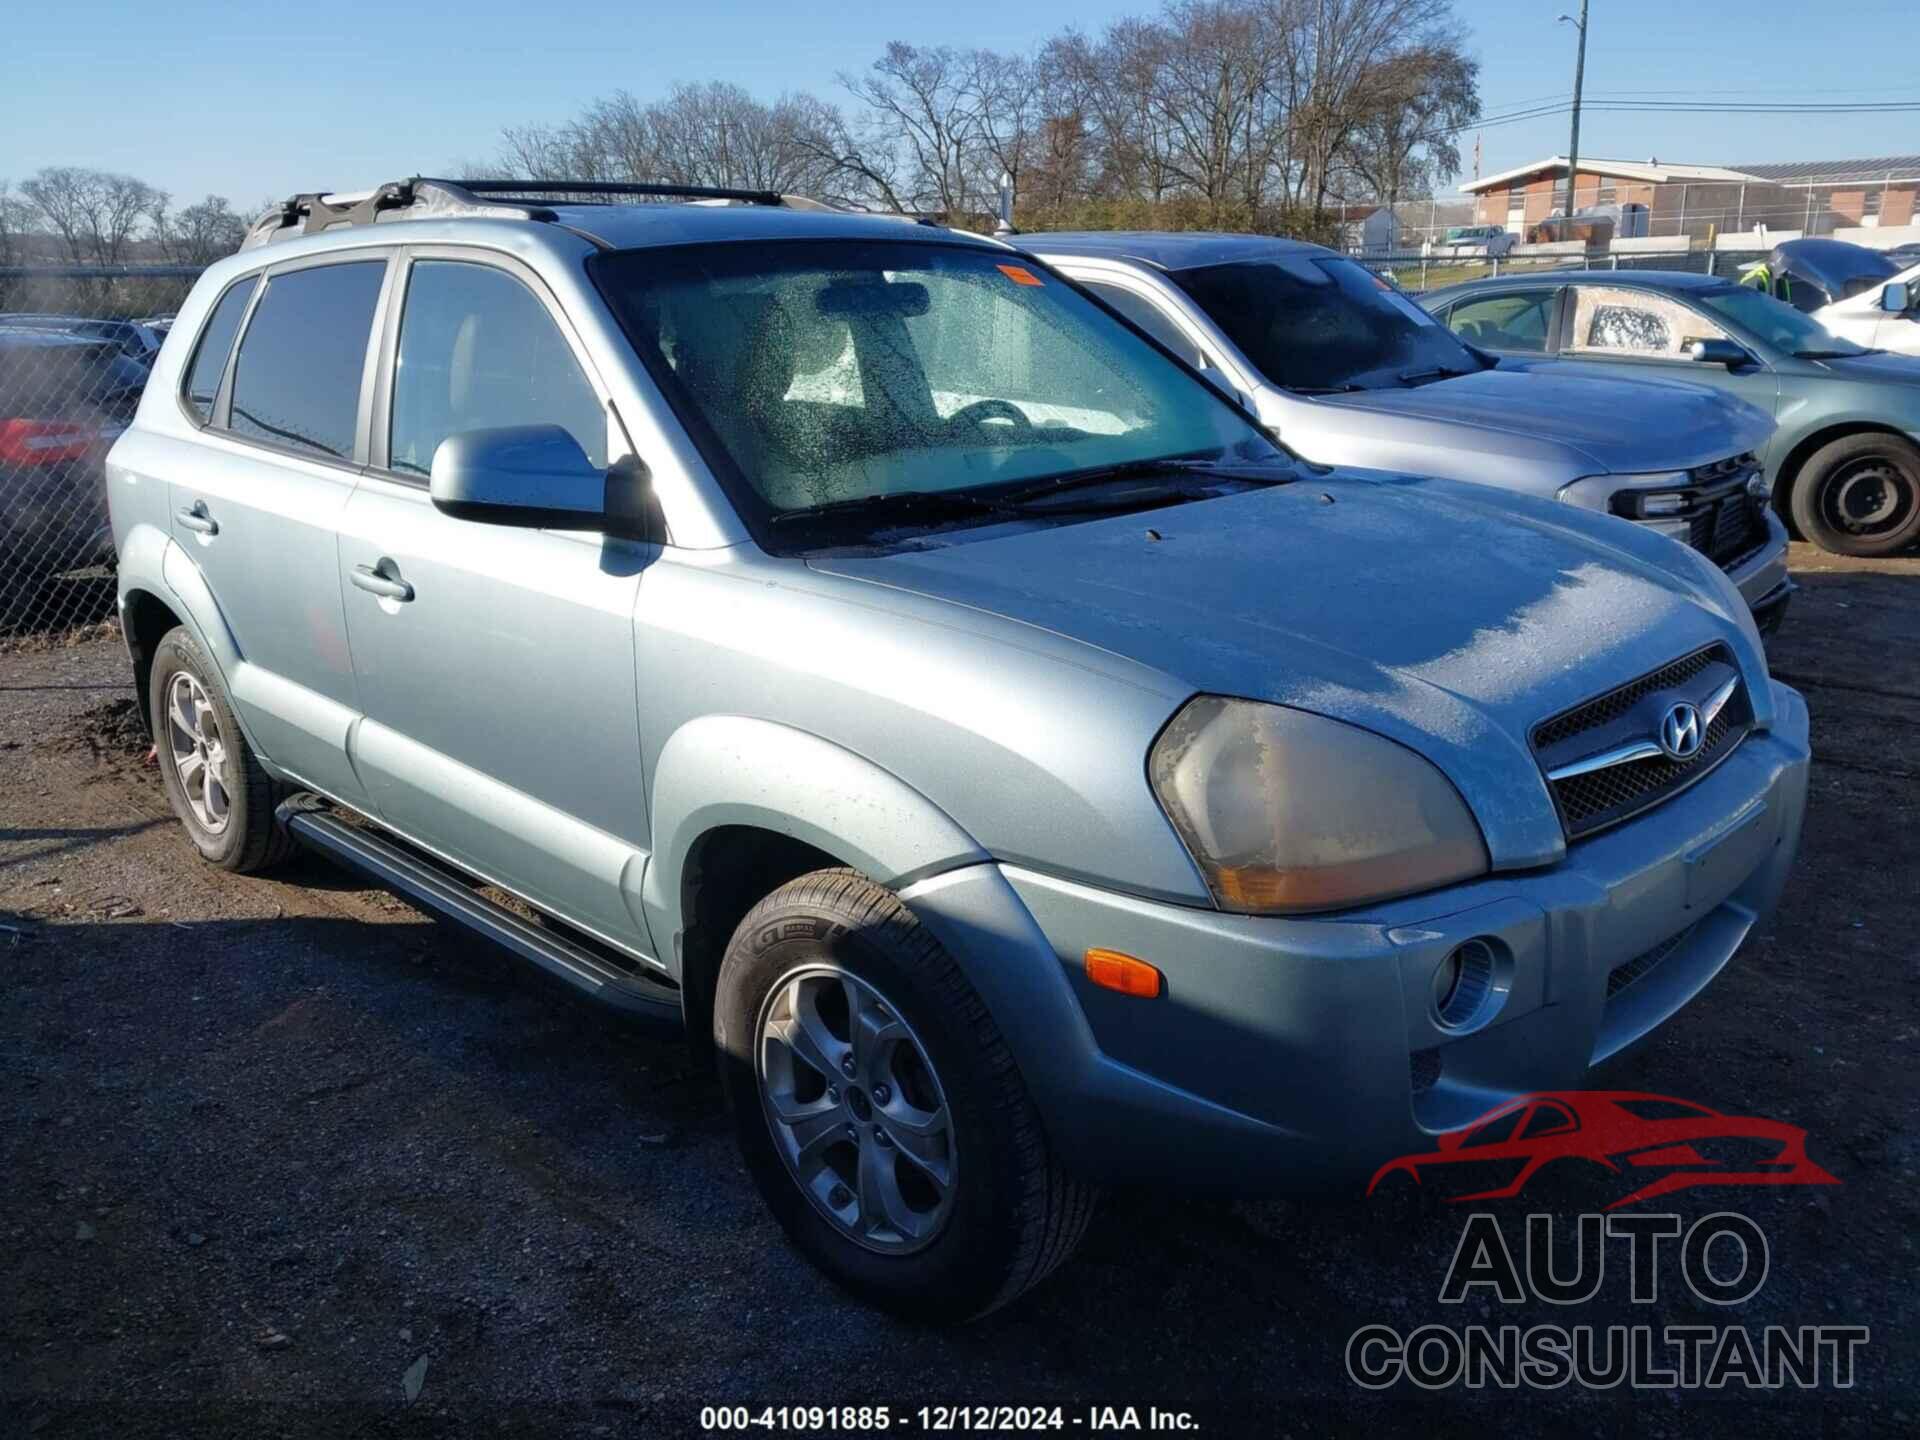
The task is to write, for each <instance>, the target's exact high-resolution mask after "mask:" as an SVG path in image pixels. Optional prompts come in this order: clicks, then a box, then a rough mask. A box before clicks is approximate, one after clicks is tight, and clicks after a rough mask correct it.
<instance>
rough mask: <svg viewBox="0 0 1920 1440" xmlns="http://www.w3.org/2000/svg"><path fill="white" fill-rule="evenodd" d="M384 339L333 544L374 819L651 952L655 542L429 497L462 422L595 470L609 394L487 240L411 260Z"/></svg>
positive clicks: (536, 287)
mask: <svg viewBox="0 0 1920 1440" xmlns="http://www.w3.org/2000/svg"><path fill="white" fill-rule="evenodd" d="M383 350H384V355H385V361H384V364H383V367H382V369H383V375H384V376H385V377H387V378H385V379H384V380H383V382H382V386H381V395H380V401H381V403H380V405H379V407H378V411H377V416H376V419H375V421H374V424H373V450H372V460H371V463H370V465H369V468H368V472H367V475H366V477H365V478H364V479H363V480H362V482H361V484H360V488H359V490H358V491H357V492H356V493H355V495H354V497H353V499H352V501H351V502H350V503H349V505H348V506H347V514H346V522H345V527H344V530H343V532H342V536H341V543H340V555H339V566H340V583H341V584H342V586H343V587H344V593H345V596H346V610H347V631H348V635H349V637H350V639H351V640H352V643H353V663H354V670H355V674H356V677H357V681H358V685H359V692H360V697H361V702H362V704H363V706H364V707H365V710H366V719H365V721H364V722H363V723H362V724H361V725H360V727H359V728H358V730H357V731H356V732H355V735H354V741H353V757H354V761H355V764H356V766H357V768H358V770H359V773H360V774H361V775H362V776H363V777H364V778H365V780H366V783H367V787H368V790H369V792H370V794H371V798H372V800H373V803H374V806H375V809H376V813H377V814H378V815H379V817H380V818H381V819H382V820H384V821H386V822H387V823H388V824H390V825H391V826H393V827H394V828H395V829H396V830H399V831H400V832H401V833H403V834H405V835H407V836H409V837H410V838H412V839H414V840H415V841H417V842H419V843H421V844H423V845H426V846H428V847H429V848H430V849H432V850H434V851H436V852H438V853H439V854H441V855H443V856H445V857H446V858H448V859H451V860H453V861H455V862H456V863H458V864H459V865H461V866H463V867H464V868H466V869H468V870H470V871H473V872H474V873H476V874H478V875H480V876H482V877H484V878H486V879H488V880H491V881H493V882H494V883H495V884H497V885H499V886H501V887H503V888H504V889H507V890H509V891H512V892H513V893H515V894H517V895H519V896H521V897H522V898H523V899H526V900H529V901H531V902H532V903H534V904H535V905H538V906H540V907H541V908H543V909H546V910H549V911H552V912H554V913H556V914H558V915H560V916H562V917H564V918H565V919H567V920H569V921H571V922H573V923H574V924H576V925H578V926H580V927H581V928H583V929H586V930H588V931H591V932H592V933H594V934H596V935H598V936H599V937H600V938H601V939H603V940H606V941H608V942H610V943H612V944H614V945H616V946H619V947H621V948H623V949H626V950H629V951H632V952H634V953H637V954H639V955H641V956H643V957H646V956H650V954H651V951H650V948H649V946H648V944H647V942H646V941H645V939H644V936H645V927H644V923H643V922H642V921H641V920H640V919H639V918H638V917H639V915H640V910H639V893H640V880H641V873H642V869H643V866H644V863H645V860H646V846H647V833H648V832H647V812H646V799H645V793H644V789H643V786H642V783H641V765H640V735H639V715H638V698H637V691H636V675H635V661H634V640H633V611H634V606H635V602H636V599H637V596H638V593H639V587H640V576H641V572H642V570H643V569H644V568H645V566H646V564H647V563H648V561H650V560H651V559H652V558H653V557H654V555H655V554H657V550H658V547H657V546H652V545H645V544H641V543H638V542H633V541H627V540H618V539H610V538H605V537H602V536H600V535H598V534H588V533H577V532H560V531H550V530H534V529H521V528H513V527H508V526H501V525H489V524H481V523H478V522H475V521H471V520H456V519H454V518H452V517H451V516H448V515H444V514H442V513H441V512H440V511H439V510H437V509H435V508H434V506H433V503H432V500H431V498H430V497H429V494H428V489H427V482H428V478H429V476H430V474H431V471H432V466H433V457H434V452H435V451H436V449H437V448H438V447H439V445H440V442H441V441H442V440H445V439H446V438H447V437H448V436H450V435H455V434H459V433H461V432H462V431H466V430H478V429H490V428H496V427H500V426H508V425H533V424H553V425H559V426H561V427H562V428H563V429H565V430H567V431H568V432H569V433H570V434H571V435H572V436H573V437H574V438H575V439H576V440H577V441H579V442H580V446H581V448H582V449H583V450H585V451H586V452H587V455H588V457H589V458H590V459H592V460H593V462H594V463H595V464H596V465H601V466H604V465H606V464H607V463H608V461H609V459H610V458H615V457H617V456H618V455H620V454H623V453H625V449H626V445H625V439H624V436H623V434H622V432H621V431H620V429H619V427H618V426H617V424H612V423H610V422H611V412H610V410H609V408H608V404H607V397H606V391H605V389H604V388H603V387H602V386H601V385H600V383H599V381H598V379H597V378H596V377H595V376H594V375H593V372H592V370H591V367H590V364H589V362H588V359H587V356H586V353H585V350H584V348H583V347H581V346H580V345H579V343H578V340H577V338H576V337H575V336H574V335H573V332H572V329H571V327H570V326H569V325H568V324H567V322H566V319H565V317H564V316H563V315H562V314H561V312H560V310H559V308H558V306H557V305H556V304H555V303H554V302H553V300H552V297H551V296H550V295H548V293H547V292H546V290H545V288H544V287H543V286H542V285H541V284H540V282H539V280H538V279H537V277H535V276H534V275H533V274H532V272H531V271H529V270H527V269H525V268H524V267H521V266H519V265H518V264H517V263H515V262H513V261H510V260H509V259H507V258H506V257H504V256H500V255H497V254H493V253H491V252H485V251H471V250H464V249H458V248H445V249H442V248H435V249H430V250H429V249H420V250H417V251H415V252H413V253H412V254H411V255H410V256H409V258H408V261H407V268H406V273H405V275H404V277H403V279H402V280H401V281H400V282H399V283H398V284H397V286H396V289H395V303H394V304H393V305H392V307H390V313H389V315H388V317H387V322H386V335H385V337H384V339H383Z"/></svg>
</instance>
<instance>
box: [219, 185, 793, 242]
mask: <svg viewBox="0 0 1920 1440" xmlns="http://www.w3.org/2000/svg"><path fill="white" fill-rule="evenodd" d="M590 195H604V196H608V197H610V198H618V197H621V196H643V195H644V196H654V197H658V198H661V199H672V200H733V201H741V202H744V203H746V204H749V205H773V206H780V205H787V204H790V203H794V202H792V201H790V200H789V199H788V198H786V197H784V196H781V195H777V194H775V193H774V192H773V191H771V190H733V189H728V188H726V187H723V186H718V185H670V184H665V183H661V184H646V183H639V182H628V181H622V180H436V179H434V178H432V177H431V176H426V175H415V176H414V177H413V178H412V179H410V180H392V181H389V182H388V183H386V184H385V185H380V186H376V187H375V188H374V189H372V190H368V191H364V192H362V193H358V194H339V193H336V192H333V191H327V190H303V191H301V192H300V193H299V194H298V195H293V196H289V197H288V198H287V199H285V200H282V201H281V202H280V203H279V204H278V205H276V206H274V207H273V209H271V210H269V211H267V213H266V214H264V215H262V216H261V217H260V218H259V219H258V220H256V221H254V223H253V225H252V227H251V228H250V229H249V230H248V231H247V237H246V239H245V240H243V241H242V242H241V245H240V248H241V249H242V250H248V249H252V248H253V247H254V246H256V245H268V244H272V243H273V242H274V241H276V240H291V239H295V238H297V237H299V236H302V235H318V234H320V233H321V232H322V231H326V230H334V229H338V228H340V227H342V226H352V225H371V224H374V223H375V222H376V221H378V220H379V219H380V218H381V217H382V216H383V215H385V214H387V213H388V212H389V211H396V210H405V211H409V212H411V213H410V214H409V215H408V216H407V217H405V218H409V219H412V218H421V219H435V218H439V217H441V216H452V215H459V216H465V217H467V218H471V219H482V218H487V217H494V218H506V217H510V218H513V219H516V220H549V221H550V220H553V219H555V218H556V216H555V215H554V212H553V211H552V210H551V209H550V208H548V206H546V205H544V204H542V203H541V201H540V199H539V197H541V196H549V197H556V198H557V199H558V200H560V201H564V199H565V198H568V197H573V196H590ZM818 208H828V207H825V206H820V207H818Z"/></svg>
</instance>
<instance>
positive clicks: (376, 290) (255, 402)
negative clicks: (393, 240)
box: [228, 258, 387, 459]
mask: <svg viewBox="0 0 1920 1440" xmlns="http://www.w3.org/2000/svg"><path fill="white" fill-rule="evenodd" d="M386 270H387V262H386V260H385V259H384V258H381V259H379V260H355V261H350V262H348V263H346V264H340V265H315V266H311V267H309V268H307V269H304V270H291V271H287V272H285V273H283V274H279V275H275V276H272V277H270V278H269V279H268V281H267V289H266V293H265V294H264V295H262V296H261V297H260V303H259V304H258V305H256V306H255V307H254V311H253V319H252V321H251V322H250V323H249V324H248V326H247V333H246V335H245V336H244V337H243V338H242V339H241V341H240V355H239V358H238V360H237V361H236V362H235V364H234V373H233V405H232V416H231V419H230V420H229V421H228V424H229V426H230V428H231V429H232V431H233V433H234V434H236V435H243V436H246V437H247V438H248V439H253V440H263V441H266V442H268V443H270V444H274V445H284V446H287V447H289V448H291V449H294V450H299V451H304V452H307V453H310V454H314V455H323V456H332V457H335V458H338V459H347V458H349V457H351V456H352V454H353V442H354V432H355V430H356V429H357V427H358V421H359V415H360V381H361V376H362V375H363V374H364V373H365V369H366V360H367V337H368V336H369V335H370V334H371V333H372V330H373V312H374V310H375V308H376V306H377V305H378V303H379V300H380V285H381V282H382V281H383V280H384V279H385V278H386Z"/></svg>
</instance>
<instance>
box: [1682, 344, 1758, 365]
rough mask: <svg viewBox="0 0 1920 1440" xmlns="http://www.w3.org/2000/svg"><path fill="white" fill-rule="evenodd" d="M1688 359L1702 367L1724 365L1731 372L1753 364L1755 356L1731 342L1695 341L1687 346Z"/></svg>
mask: <svg viewBox="0 0 1920 1440" xmlns="http://www.w3.org/2000/svg"><path fill="white" fill-rule="evenodd" d="M1687 357H1688V358H1689V359H1691V360H1694V361H1696V362H1697V363H1699V364H1702V365H1724V366H1726V367H1727V368H1728V369H1729V370H1737V369H1739V368H1740V367H1741V366H1742V365H1751V364H1752V363H1753V356H1751V355H1749V354H1748V353H1747V352H1746V350H1745V348H1744V347H1742V346H1740V345H1736V344H1735V343H1734V342H1733V341H1731V340H1695V341H1693V342H1692V343H1691V344H1689V345H1688V346H1687Z"/></svg>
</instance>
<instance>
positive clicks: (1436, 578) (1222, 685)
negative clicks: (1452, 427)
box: [810, 472, 1767, 867]
mask: <svg viewBox="0 0 1920 1440" xmlns="http://www.w3.org/2000/svg"><path fill="white" fill-rule="evenodd" d="M1329 502H1331V503H1329ZM1516 510H1518V511H1519V512H1521V513H1520V514H1519V515H1516V513H1515V512H1516ZM1149 529H1151V531H1153V532H1155V533H1157V536H1158V538H1155V536H1154V534H1150V533H1149ZM943 538H946V539H948V540H949V541H950V543H942V544H937V545H934V546H931V547H929V548H925V549H920V550H916V551H912V552H907V553H898V554H892V555H879V556H875V555H861V556H844V557H843V556H816V557H814V558H813V560H812V561H811V562H810V563H811V565H812V566H813V568H814V569H815V570H816V571H820V572H826V573H828V574H832V575H837V576H842V577H846V578H850V579H857V580H860V581H865V582H868V583H872V584H878V585H888V586H894V587H897V588H899V589H903V590H909V591H913V592H917V593H919V594H922V595H926V596H931V597H935V598H938V599H941V600H945V601H948V602H951V603H953V604H958V605H964V606H968V607H971V608H974V609H977V610H980V611H985V612H988V613H990V614H992V615H994V616H999V617H1004V618H1005V619H1007V620H1010V621H1014V622H1020V623H1023V624H1025V625H1031V626H1038V627H1040V628H1042V629H1045V630H1048V631H1052V632H1055V633H1057V634H1060V635H1064V636H1067V637H1070V638H1072V639H1075V640H1078V641H1080V642H1082V643H1084V644H1087V645H1091V646H1097V647H1099V648H1100V649H1103V650H1106V651H1109V652H1113V653H1115V654H1119V655H1122V656H1125V657H1127V658H1129V659H1131V660H1134V661H1136V662H1138V663H1141V664H1145V665H1148V666H1151V667H1153V668H1154V669H1156V670H1159V671H1161V672H1163V673H1165V674H1166V675H1168V676H1170V677H1172V678H1173V679H1175V680H1176V681H1178V682H1182V683H1184V684H1185V685H1186V686H1190V687H1191V688H1192V689H1193V690H1196V691H1203V692H1210V693H1216V694H1224V695H1237V696H1245V697H1249V698H1253V699H1260V700H1269V701H1272V702H1274V703H1277V704H1282V705H1291V706H1295V707H1297V708H1300V709H1304V710H1310V711H1314V712H1316V713H1319V714H1323V715H1328V716H1331V717H1333V718H1335V719H1339V720H1345V721H1348V722H1349V723H1352V724H1355V725H1360V726H1363V727H1365V728H1367V729H1370V730H1374V731H1376V732H1378V733H1380V734H1383V735H1387V736H1389V737H1391V738H1393V739H1395V740H1398V741H1400V742H1401V743H1402V744H1405V745H1407V746H1409V747H1410V748H1412V749H1414V750H1416V751H1418V752H1419V753H1421V754H1423V755H1425V756H1426V757H1427V758H1429V759H1430V760H1432V761H1433V762H1434V763H1435V764H1437V765H1439V766H1440V768H1441V769H1442V770H1443V771H1444V772H1445V773H1446V774H1447V775H1448V777H1449V778H1450V779H1452V780H1453V782H1454V784H1455V785H1456V786H1457V787H1458V788H1459V789H1460V791H1461V793H1462V794H1463V795H1465V796H1466V798H1467V800H1468V803H1469V804H1470V805H1472V807H1473V809H1474V811H1475V813H1476V814H1477V815H1478V816H1479V818H1480V822H1481V827H1482V829H1483V831H1484V832H1485V834H1486V838H1487V844H1488V847H1489V850H1490V852H1491V854H1492V855H1493V857H1494V861H1495V864H1496V865H1497V866H1504V867H1513V866H1524V865H1537V864H1544V863H1548V862H1550V861H1551V860H1553V859H1555V858H1557V857H1558V856H1559V855H1560V854H1561V853H1562V850H1563V841H1562V837H1561V831H1560V824H1559V821H1558V819H1557V818H1556V816H1555V814H1554V809H1553V804H1552V801H1551V799H1550V798H1549V797H1548V795H1547V792H1546V786H1545V782H1544V781H1543V780H1542V778H1541V775H1540V771H1539V768H1538V766H1537V765H1536V764H1535V763H1534V760H1533V757H1532V754H1531V752H1530V750H1529V747H1528V741H1527V736H1528V734H1529V732H1530V731H1531V729H1532V727H1533V726H1534V725H1535V724H1536V723H1537V722H1538V721H1540V720H1542V719H1545V718H1546V717H1547V716H1549V715H1551V714H1553V713H1555V712H1557V711H1559V710H1561V709H1564V708H1566V707H1567V706H1570V705H1572V704H1575V703H1577V702H1578V701H1581V700H1584V699H1587V698H1589V697H1591V696H1593V695H1595V694H1597V693H1599V692H1601V691H1603V690H1606V689H1608V688H1610V687H1612V686H1615V685H1619V684H1622V683H1625V682H1626V681H1629V680H1632V679H1634V678H1636V677H1637V676H1639V675H1642V674H1644V673H1646V672H1647V671H1649V670H1652V669H1655V668H1657V667H1658V666H1660V665H1662V664H1664V663H1666V662H1667V661H1669V660H1672V659H1674V658H1675V657H1677V656H1680V655H1684V654H1686V653H1688V652H1689V651H1692V650H1694V649H1697V648H1699V647H1700V646H1702V645H1705V644H1707V643H1710V642H1711V641H1713V640H1726V641H1727V642H1728V643H1729V644H1730V645H1732V646H1733V647H1734V650H1735V652H1736V654H1738V655H1740V656H1741V657H1742V663H1743V668H1744V669H1745V670H1746V672H1747V673H1748V675H1749V676H1755V675H1763V674H1764V673H1765V671H1764V665H1763V663H1762V662H1761V661H1760V659H1759V656H1758V651H1757V648H1755V646H1754V644H1753V642H1752V639H1751V625H1750V624H1748V623H1745V622H1744V614H1745V610H1744V607H1743V606H1740V605H1739V604H1738V598H1739V597H1738V596H1737V594H1735V593H1734V592H1733V590H1732V588H1731V586H1729V585H1728V584H1727V583H1726V582H1725V580H1724V578H1723V577H1721V576H1720V575H1719V572H1718V571H1716V570H1714V569H1713V567H1712V566H1711V565H1709V564H1707V563H1706V562H1705V561H1703V560H1699V559H1698V557H1696V556H1694V554H1693V552H1692V551H1689V550H1687V549H1685V548H1684V547H1682V546H1679V545H1676V544H1674V543H1673V542H1672V541H1669V540H1666V539H1664V538H1662V537H1660V536H1658V535H1654V534H1651V533H1649V532H1646V531H1643V530H1640V529H1638V528H1637V527H1634V526H1629V525H1622V524H1620V523H1618V522H1617V521H1609V520H1606V519H1603V518H1600V517H1594V516H1589V515H1587V514H1585V513H1584V512H1581V511H1579V510H1576V509H1574V508H1573V507H1571V506H1565V505H1555V504H1552V503H1546V502H1535V501H1529V500H1524V499H1515V498H1512V497H1507V496H1503V495H1501V494H1499V493H1498V492H1495V491H1490V490H1488V489H1486V488H1484V487H1479V486H1467V485H1455V484H1451V483H1449V482H1445V481H1414V480H1401V479H1395V478H1391V477H1380V476H1365V475H1357V474H1353V473H1350V472H1349V473H1342V474H1337V475H1333V476H1319V475H1314V476H1307V477H1305V478H1303V479H1302V480H1301V481H1299V482H1296V483H1294V484H1291V485H1286V486H1280V487H1275V488H1272V489H1266V490H1258V491H1252V492H1247V493H1243V494H1239V495H1234V496H1230V497H1225V498H1221V499H1215V500H1207V501H1200V502H1195V503H1191V504H1186V505H1180V506H1176V507H1172V508H1168V509H1162V510H1155V511H1149V512H1144V513H1139V514H1132V515H1125V516H1116V517H1112V518H1107V519H1101V520H1094V521H1087V522H1083V523H1078V524H1067V525H1060V526H1054V527H1050V528H1043V529H1033V530H1022V531H1017V532H1012V533H1009V532H1007V531H1005V530H995V531H992V532H982V531H971V532H960V533H959V534H958V535H956V536H952V537H943ZM1736 612H1737V613H1738V615H1739V616H1740V618H1735V616H1736ZM1758 688H1759V690H1760V691H1761V692H1762V693H1760V694H1757V695H1756V696H1755V703H1756V706H1757V707H1759V708H1760V709H1761V710H1762V711H1763V712H1764V710H1765V707H1766V705H1767V699H1766V696H1765V693H1764V690H1765V687H1764V686H1760V687H1758Z"/></svg>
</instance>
